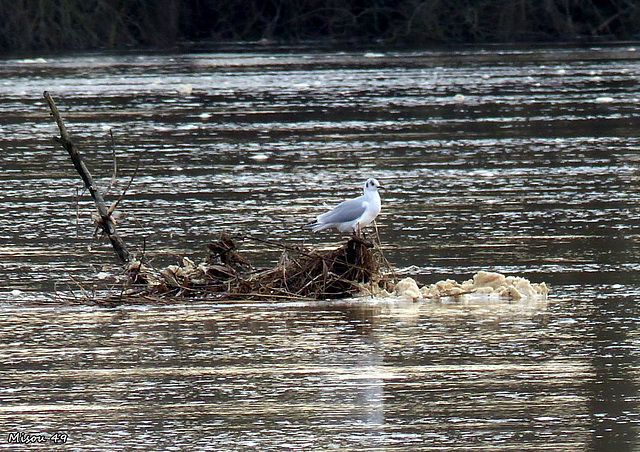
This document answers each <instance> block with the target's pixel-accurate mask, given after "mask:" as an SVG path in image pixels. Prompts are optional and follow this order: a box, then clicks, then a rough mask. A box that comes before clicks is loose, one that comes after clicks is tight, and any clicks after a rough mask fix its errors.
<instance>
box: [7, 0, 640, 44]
mask: <svg viewBox="0 0 640 452" xmlns="http://www.w3.org/2000/svg"><path fill="white" fill-rule="evenodd" d="M0 11H1V17H2V20H1V21H0V52H3V53H9V52H34V51H35V52H38V51H61V50H86V49H120V48H127V47H137V46H144V47H170V46H173V45H176V44H180V43H185V42H193V41H196V42H200V41H203V42H237V41H263V42H276V43H300V42H323V43H329V44H331V43H333V44H338V45H340V44H342V45H345V44H350V43H351V44H371V43H376V44H380V45H394V46H421V47H424V46H429V45H434V44H454V43H493V42H498V43H500V42H534V41H535V42H540V41H566V40H589V39H634V38H640V1H638V0H263V1H260V0H182V1H181V0H156V1H154V0H0Z"/></svg>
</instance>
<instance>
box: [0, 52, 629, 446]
mask: <svg viewBox="0 0 640 452" xmlns="http://www.w3.org/2000/svg"><path fill="white" fill-rule="evenodd" d="M44 90H49V91H50V92H51V93H52V95H53V96H54V99H55V100H56V102H57V104H58V107H59V109H60V111H61V113H62V115H63V118H64V119H65V121H66V124H67V127H68V129H69V132H70V133H71V135H72V136H73V137H74V138H75V139H76V141H77V142H78V144H79V145H80V148H81V149H82V150H83V152H84V155H85V158H86V160H87V163H88V165H89V167H90V168H91V169H92V171H93V173H94V176H95V177H96V180H97V182H98V183H99V185H100V186H101V187H103V188H105V189H106V187H108V186H110V185H112V187H111V188H110V189H109V193H108V195H107V199H108V200H110V201H111V200H114V199H116V198H117V197H118V196H119V194H120V193H121V191H122V190H123V189H124V187H125V186H126V185H127V183H128V181H129V178H130V177H131V175H132V174H133V172H134V170H135V168H136V166H139V169H138V172H137V174H136V176H135V178H134V180H133V182H132V184H131V187H130V188H129V191H128V192H127V194H126V196H125V197H124V199H123V201H122V202H121V204H120V207H119V209H118V210H119V211H120V213H121V216H120V218H119V223H118V228H119V231H120V232H121V234H122V236H123V238H124V240H125V242H126V243H127V244H128V245H129V246H130V247H131V249H132V251H133V252H134V253H136V254H138V255H140V254H142V253H143V252H144V254H145V258H146V259H148V260H151V261H152V263H153V264H154V265H157V266H161V265H165V264H171V263H177V262H179V261H180V259H181V257H182V256H184V255H188V256H190V257H191V258H192V259H194V260H196V261H198V260H200V259H202V258H203V257H204V255H205V247H204V244H206V243H207V242H208V241H211V240H214V239H216V238H217V237H218V235H219V234H220V232H222V231H231V232H241V233H250V234H252V235H254V236H257V237H260V238H264V239H272V240H278V241H285V242H286V243H290V244H301V243H304V244H307V245H313V246H327V245H335V244H337V243H339V242H340V241H341V240H342V239H343V238H342V237H341V235H340V234H339V233H337V232H335V231H334V232H327V231H323V232H320V233H317V234H312V233H310V232H309V231H308V230H301V229H300V225H301V224H303V223H304V222H306V221H308V220H310V219H312V218H313V217H314V216H315V215H317V214H318V213H321V212H322V209H323V205H324V203H327V204H329V205H332V204H335V203H336V202H338V201H339V200H341V199H343V198H345V197H350V196H355V195H356V194H358V193H359V192H360V191H361V189H362V188H361V187H362V184H363V182H364V180H365V179H367V178H368V177H371V176H373V177H377V178H378V179H379V180H380V181H381V182H382V184H383V185H384V186H385V191H384V192H382V199H383V210H382V213H381V214H380V216H379V217H378V227H379V230H380V236H381V240H382V243H383V245H384V250H385V255H386V257H387V258H388V259H389V261H390V262H391V263H392V264H393V265H394V267H395V268H397V269H398V270H400V271H402V272H404V274H408V275H411V276H412V277H414V278H415V279H416V280H418V281H420V282H421V283H433V282H435V281H438V280H440V279H444V278H454V279H457V280H464V279H467V278H469V277H471V276H472V275H473V274H474V273H475V272H477V271H478V270H487V271H498V272H501V273H505V274H508V275H516V276H523V277H526V278H528V279H530V280H531V281H532V282H542V281H544V282H546V283H547V284H548V285H549V286H550V288H551V294H550V296H549V299H548V300H529V301H518V302H513V301H509V300H495V299H491V300H489V299H473V300H470V301H467V302H455V301H451V300H445V301H439V302H436V301H428V300H424V301H420V302H417V303H413V302H408V301H402V300H398V299H392V298H389V299H359V300H347V301H325V302H313V303H308V302H279V303H274V302H262V303H259V302H250V301H243V300H239V301H235V302H232V303H221V302H217V301H207V300H199V301H197V302H194V303H188V302H185V303H183V304H180V305H169V306H154V305H135V306H121V307H117V308H110V309H106V308H99V307H95V306H86V305H80V306H62V305H59V304H57V303H56V302H55V300H56V294H65V295H67V296H73V294H76V295H77V296H82V295H91V294H92V293H94V292H96V293H99V294H100V293H103V291H104V290H107V289H108V288H109V287H110V285H112V284H114V283H115V282H116V279H117V275H118V271H119V267H118V262H117V261H116V258H115V254H114V253H113V251H112V249H111V248H110V246H109V244H108V243H106V242H105V241H104V240H101V239H97V238H94V237H92V232H93V225H92V220H91V217H90V214H91V212H92V209H93V204H92V201H91V199H90V197H89V196H88V194H87V193H86V192H84V191H83V190H82V187H81V182H80V179H79V177H78V175H77V174H76V172H75V171H74V170H73V167H72V165H71V163H70V161H69V158H68V155H67V154H66V152H65V151H64V150H62V149H60V148H59V147H58V146H57V144H56V143H55V142H53V140H52V137H53V136H55V135H57V134H58V131H57V128H56V126H55V123H54V122H53V121H52V119H51V118H50V116H49V114H48V109H47V106H46V104H45V102H44V99H43V97H42V92H43V91H44ZM639 106H640V47H639V48H638V49H636V47H635V45H618V46H607V47H601V48H567V47H565V48H561V49H553V48H552V49H548V48H544V49H542V48H541V49H517V48H500V49H499V48H495V49H494V48H489V49H457V50H450V51H438V52H388V53H367V52H319V51H315V52H314V51H309V50H304V51H301V50H288V49H282V50H277V51H271V52H270V53H265V52H255V51H246V50H241V51H235V52H226V53H204V52H202V53H192V54H135V55H134V54H127V55H108V54H86V55H85V54H80V55H71V56H60V57H47V58H30V59H5V60H4V61H3V63H2V65H1V66H0V143H1V152H2V159H1V160H0V309H1V312H2V314H3V315H2V317H1V319H0V369H1V372H0V449H2V450H31V449H38V450H45V449H47V450H49V449H52V450H63V449H64V450H78V451H85V450H86V451H89V450H113V451H131V450H176V451H178V450H193V451H208V450H212V451H213V450H232V451H233V450H238V451H240V450H260V451H262V450H265V451H283V450H296V451H298V450H299V451H309V450H340V451H348V450H353V451H361V450H375V451H409V450H411V451H413V450H446V451H456V450H459V451H479V450H483V451H485V450H490V451H541V450H549V451H616V452H620V451H622V452H624V451H637V450H640V442H639V441H638V439H637V437H638V433H639V431H640V399H639V398H640V395H639V393H638V389H639V387H640V360H639V357H640V351H639V346H640V330H639V327H640V307H639V305H638V297H639V296H640V263H639V260H638V257H637V256H638V252H639V251H640V246H639V243H640V242H639V238H640V236H639V234H640V191H639V190H638V174H639V173H638V169H639V165H640V153H639V149H640V138H639V137H638V130H640V115H639V113H638V111H639ZM110 131H112V133H113V142H114V143H115V150H116V153H115V155H116V168H117V171H116V176H117V177H116V178H115V183H113V184H112V174H113V171H114V159H113V148H114V147H113V146H112V141H111V137H110ZM243 250H244V251H245V252H246V253H247V255H248V256H249V257H250V259H252V260H253V262H254V264H257V265H263V266H268V265H272V264H273V263H274V262H275V261H276V260H277V259H278V255H279V251H278V250H277V249H267V250H264V249H262V248H259V247H258V246H257V245H256V244H255V243H246V244H245V246H244V248H243ZM18 434H21V435H22V436H16V435H18ZM28 435H31V436H28ZM16 438H17V439H16ZM29 439H31V440H43V441H45V444H39V445H33V444H32V445H24V444H22V445H19V444H18V445H17V444H15V443H11V442H10V441H19V442H20V441H21V442H25V441H28V440H29ZM56 442H58V443H60V444H54V443H56ZM62 443H64V444H62Z"/></svg>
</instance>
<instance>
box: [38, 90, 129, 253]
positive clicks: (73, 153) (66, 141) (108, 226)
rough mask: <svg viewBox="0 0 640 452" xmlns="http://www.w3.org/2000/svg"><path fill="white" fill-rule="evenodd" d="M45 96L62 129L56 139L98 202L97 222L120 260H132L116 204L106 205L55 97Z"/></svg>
mask: <svg viewBox="0 0 640 452" xmlns="http://www.w3.org/2000/svg"><path fill="white" fill-rule="evenodd" d="M44 98H45V99H46V101H47V103H48V104H49V108H50V109H51V114H52V116H53V117H54V119H55V121H56V123H57V124H58V129H60V137H55V138H54V139H55V140H56V141H57V142H58V143H60V144H61V145H62V147H64V148H65V149H66V150H67V152H68V153H69V156H70V157H71V161H72V162H73V166H75V168H76V171H77V172H78V174H80V177H81V178H82V181H83V182H84V185H85V186H86V187H87V189H88V190H89V193H90V194H91V197H92V198H93V200H94V202H95V204H96V208H97V209H98V217H97V218H96V223H97V224H98V226H99V227H100V228H101V229H102V230H103V231H104V233H105V234H106V236H107V237H108V238H109V241H110V242H111V245H112V246H113V249H114V250H115V252H116V253H117V254H118V257H119V258H120V260H121V261H122V262H124V263H127V262H130V261H131V259H132V258H131V253H129V251H128V250H127V247H126V245H125V244H124V242H123V241H122V238H120V236H119V235H118V233H117V232H116V225H115V221H114V220H113V217H112V216H111V214H112V213H113V209H115V205H114V207H113V208H108V207H107V206H106V204H105V202H104V198H103V197H102V194H101V192H100V189H99V188H98V186H97V185H96V183H95V182H94V181H93V177H91V173H90V172H89V169H88V168H87V166H86V165H85V164H84V161H83V160H82V155H80V151H79V150H78V147H77V146H76V145H75V143H74V142H73V141H71V138H70V137H69V134H68V133H67V128H66V127H65V125H64V122H63V121H62V117H61V116H60V113H59V112H58V108H57V107H56V104H55V103H54V101H53V98H52V97H51V94H49V92H47V91H45V92H44Z"/></svg>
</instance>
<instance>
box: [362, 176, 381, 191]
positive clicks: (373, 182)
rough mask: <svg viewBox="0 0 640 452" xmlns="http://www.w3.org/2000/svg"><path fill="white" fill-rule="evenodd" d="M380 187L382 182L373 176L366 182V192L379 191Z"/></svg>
mask: <svg viewBox="0 0 640 452" xmlns="http://www.w3.org/2000/svg"><path fill="white" fill-rule="evenodd" d="M379 188H380V182H378V180H377V179H374V178H373V177H372V178H370V179H367V181H366V182H365V183H364V192H365V193H367V192H375V191H378V189H379Z"/></svg>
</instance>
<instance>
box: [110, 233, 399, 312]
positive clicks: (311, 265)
mask: <svg viewBox="0 0 640 452" xmlns="http://www.w3.org/2000/svg"><path fill="white" fill-rule="evenodd" d="M238 239H239V240H242V239H243V238H242V237H238ZM244 239H246V240H259V239H255V238H253V237H247V238H244ZM260 241H262V240H260ZM269 244H271V245H273V244H274V242H272V241H269ZM281 246H282V247H283V248H285V250H284V252H283V253H282V256H281V258H280V261H279V262H278V264H277V265H276V266H275V267H274V268H272V269H264V270H255V269H253V267H252V266H251V264H250V263H249V261H248V260H247V259H245V258H244V257H243V256H241V255H240V253H239V244H238V242H236V240H234V239H233V238H232V237H231V236H230V235H229V234H225V233H223V234H221V237H220V239H219V240H217V241H216V242H213V243H210V244H209V245H207V248H208V249H209V256H208V257H207V259H206V260H205V261H204V262H202V263H200V264H196V263H194V262H193V261H191V260H190V259H188V258H184V259H183V262H182V265H170V266H169V267H167V268H165V269H162V270H160V271H158V270H154V269H150V268H147V267H146V266H144V265H142V264H140V263H139V262H137V261H134V262H133V263H132V264H131V265H130V266H129V268H128V269H127V274H128V275H129V281H130V284H129V286H128V288H127V289H125V290H122V291H120V293H118V294H115V295H112V296H109V297H106V298H105V299H103V300H102V301H101V302H102V303H103V304H118V303H122V302H123V301H145V302H150V301H155V302H159V301H164V300H174V299H176V298H180V299H185V298H188V299H198V298H216V299H235V298H242V299H270V300H279V299H287V300H312V299H313V300H317V299H337V298H345V297H349V296H354V295H356V294H358V293H359V292H362V291H363V290H369V291H371V292H374V291H375V290H376V289H378V288H381V287H386V286H387V283H389V282H390V279H389V278H387V277H385V276H383V275H382V273H381V271H380V259H379V258H378V256H377V255H376V254H375V252H374V251H372V250H373V249H374V245H373V243H372V242H369V241H367V240H363V239H361V238H360V237H357V236H352V237H351V238H350V239H349V240H348V241H347V242H346V243H345V244H344V245H342V246H340V247H338V248H337V249H332V250H328V251H317V250H312V249H308V248H303V247H290V246H286V245H281Z"/></svg>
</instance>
